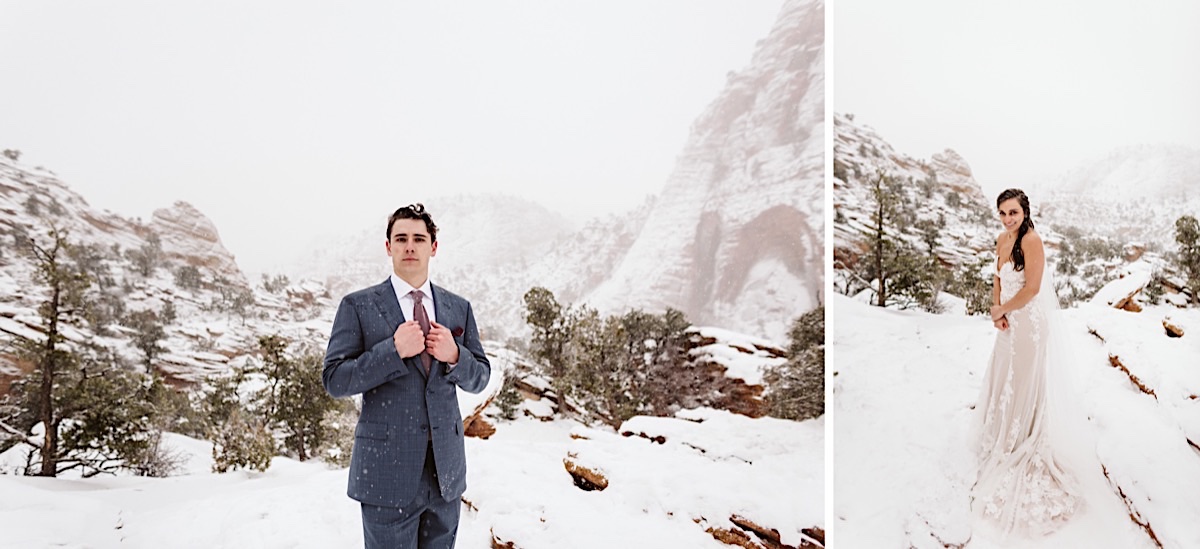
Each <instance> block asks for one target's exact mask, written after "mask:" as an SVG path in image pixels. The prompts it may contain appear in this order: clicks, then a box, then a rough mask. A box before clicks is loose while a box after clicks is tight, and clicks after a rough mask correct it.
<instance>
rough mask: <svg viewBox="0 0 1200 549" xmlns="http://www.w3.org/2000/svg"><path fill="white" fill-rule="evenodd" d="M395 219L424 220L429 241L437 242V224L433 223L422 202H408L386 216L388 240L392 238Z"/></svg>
mask: <svg viewBox="0 0 1200 549" xmlns="http://www.w3.org/2000/svg"><path fill="white" fill-rule="evenodd" d="M397 219H420V220H421V221H424V222H425V229H427V230H428V231H429V241H430V242H437V230H438V228H437V225H435V224H434V223H433V216H431V215H429V212H427V211H425V205H424V204H421V203H420V202H418V203H416V204H409V205H407V206H405V207H403V208H400V209H398V210H396V211H395V212H392V215H391V216H389V217H388V226H387V239H388V240H391V239H392V225H395V224H396V220H397Z"/></svg>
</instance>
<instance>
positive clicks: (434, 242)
mask: <svg viewBox="0 0 1200 549" xmlns="http://www.w3.org/2000/svg"><path fill="white" fill-rule="evenodd" d="M435 255H437V241H436V240H434V241H433V245H432V247H431V248H430V251H429V257H433V256H435Z"/></svg>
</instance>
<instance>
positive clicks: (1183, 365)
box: [832, 296, 1200, 549]
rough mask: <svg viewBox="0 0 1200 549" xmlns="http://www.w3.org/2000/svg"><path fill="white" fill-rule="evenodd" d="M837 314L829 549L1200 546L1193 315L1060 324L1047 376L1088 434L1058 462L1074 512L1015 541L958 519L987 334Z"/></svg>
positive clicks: (938, 318)
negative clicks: (1065, 332)
mask: <svg viewBox="0 0 1200 549" xmlns="http://www.w3.org/2000/svg"><path fill="white" fill-rule="evenodd" d="M832 300H833V304H832V306H833V310H834V315H835V316H834V331H833V333H832V336H833V337H832V344H833V347H834V350H833V353H834V356H835V357H836V359H835V362H834V365H835V369H834V372H833V376H834V378H833V379H834V389H833V391H834V400H835V402H836V412H835V416H834V417H836V418H837V420H836V423H835V425H834V429H835V431H834V433H835V441H836V442H835V448H834V452H835V460H836V461H835V463H834V465H833V466H834V467H835V468H836V471H837V474H836V476H835V481H834V486H833V487H832V489H833V490H834V493H835V494H836V498H835V503H834V510H833V512H834V521H835V529H836V532H837V546H838V547H840V548H848V549H855V548H875V547H914V548H922V549H923V548H943V547H969V548H972V549H989V548H1003V547H1017V546H1019V547H1025V548H1041V547H1045V548H1051V547H1054V548H1058V547H1090V548H1098V549H1109V548H1111V549H1137V548H1147V549H1149V548H1154V547H1165V548H1169V549H1184V548H1191V547H1200V530H1197V529H1196V524H1197V523H1200V460H1198V459H1197V456H1198V455H1200V454H1198V452H1200V421H1198V418H1200V372H1198V371H1197V370H1196V364H1197V363H1200V311H1195V310H1183V311H1181V310H1178V309H1175V308H1174V307H1170V306H1150V307H1147V308H1145V309H1144V310H1143V311H1142V312H1140V313H1130V312H1126V311H1122V310H1118V309H1115V308H1112V307H1108V306H1104V305H1101V304H1087V305H1083V306H1080V307H1079V308H1076V309H1070V310H1067V311H1065V313H1064V316H1065V321H1066V322H1067V323H1068V327H1069V331H1070V340H1071V350H1070V352H1069V353H1068V356H1070V358H1071V360H1070V362H1068V363H1062V364H1054V365H1053V367H1056V368H1065V369H1067V372H1068V375H1069V378H1070V379H1072V380H1073V381H1074V382H1073V383H1072V385H1073V386H1072V387H1069V388H1067V390H1068V391H1069V393H1070V395H1071V398H1072V399H1073V402H1075V403H1076V406H1075V410H1076V412H1077V413H1078V418H1079V421H1080V422H1081V424H1082V426H1083V427H1082V428H1081V429H1080V432H1078V433H1076V435H1077V436H1078V438H1079V440H1080V441H1081V444H1079V447H1078V448H1074V452H1075V455H1070V456H1068V457H1069V461H1068V463H1069V464H1070V465H1071V472H1072V474H1073V475H1074V476H1075V478H1076V479H1077V480H1078V481H1079V483H1080V484H1081V486H1082V490H1083V494H1084V499H1085V508H1084V509H1083V510H1082V511H1081V513H1080V514H1078V515H1076V516H1075V517H1074V519H1073V520H1072V521H1071V522H1070V523H1068V524H1067V526H1066V527H1065V528H1064V529H1062V530H1060V531H1059V532H1057V533H1054V534H1052V535H1050V536H1048V537H1046V538H1044V539H1039V540H1033V541H1029V540H1018V541H1014V540H1011V539H1010V540H1004V539H1003V538H1001V537H999V536H998V535H997V533H996V532H995V531H993V530H992V529H991V528H990V526H989V525H986V524H982V523H980V522H979V521H978V519H974V518H973V517H972V516H971V515H970V514H969V510H968V493H969V489H970V486H971V484H972V483H973V482H974V480H975V472H976V461H975V459H976V457H975V455H974V453H973V451H972V448H973V447H974V446H973V442H972V441H971V440H970V438H969V434H968V433H969V430H970V426H971V424H972V421H977V420H978V418H977V417H976V416H975V412H974V411H973V410H972V406H973V405H974V404H975V401H976V399H977V397H978V393H979V390H980V387H981V385H982V378H983V375H984V372H985V370H986V367H987V364H988V359H989V357H990V354H991V350H992V345H993V341H994V337H995V329H994V328H993V327H992V326H991V323H990V322H988V321H987V319H986V318H982V317H963V316H961V315H930V314H926V313H921V312H913V311H893V310H886V309H880V308H877V307H870V306H867V305H864V304H861V303H858V302H856V301H854V300H852V299H849V298H846V297H842V296H833V297H832ZM1164 320H1167V321H1168V322H1169V323H1171V324H1173V325H1177V326H1181V327H1183V329H1184V332H1185V333H1184V336H1183V337H1180V338H1173V337H1169V336H1168V335H1167V333H1166V331H1165V330H1164V324H1163V321H1164ZM1060 389H1061V387H1060ZM1155 540H1157V543H1156V541H1155Z"/></svg>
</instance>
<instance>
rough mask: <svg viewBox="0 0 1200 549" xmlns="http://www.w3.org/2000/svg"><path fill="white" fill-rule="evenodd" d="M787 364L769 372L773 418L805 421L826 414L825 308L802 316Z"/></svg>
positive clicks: (794, 330) (793, 333)
mask: <svg viewBox="0 0 1200 549" xmlns="http://www.w3.org/2000/svg"><path fill="white" fill-rule="evenodd" d="M789 336H790V343H789V345H788V360H787V362H785V363H783V364H782V365H779V366H775V367H772V368H769V369H767V372H766V375H765V376H764V379H765V380H766V382H767V386H768V387H769V390H768V391H769V392H768V393H767V399H768V401H769V402H770V405H771V412H770V413H771V415H772V416H775V417H779V418H783V419H792V420H804V419H809V418H814V417H818V416H820V415H821V414H824V413H825V307H818V308H816V309H813V310H812V311H809V312H807V313H805V314H804V315H801V316H800V317H799V318H797V319H796V320H795V322H793V323H792V328H791V330H790V332H789Z"/></svg>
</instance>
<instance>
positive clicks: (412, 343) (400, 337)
mask: <svg viewBox="0 0 1200 549" xmlns="http://www.w3.org/2000/svg"><path fill="white" fill-rule="evenodd" d="M392 343H394V344H395V345H396V354H399V355H400V358H408V357H410V356H417V355H419V354H421V351H424V350H425V334H423V333H421V325H420V324H417V321H415V320H410V321H408V322H405V323H403V324H401V325H400V327H399V328H396V333H395V334H392Z"/></svg>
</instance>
